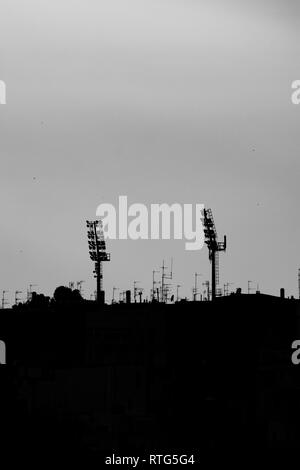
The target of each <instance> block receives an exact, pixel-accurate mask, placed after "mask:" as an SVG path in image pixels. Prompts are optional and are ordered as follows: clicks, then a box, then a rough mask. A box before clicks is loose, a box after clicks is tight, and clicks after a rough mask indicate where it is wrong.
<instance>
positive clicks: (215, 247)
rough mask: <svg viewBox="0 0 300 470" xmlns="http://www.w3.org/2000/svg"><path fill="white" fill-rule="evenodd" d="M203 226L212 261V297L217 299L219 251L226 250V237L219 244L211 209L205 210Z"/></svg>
mask: <svg viewBox="0 0 300 470" xmlns="http://www.w3.org/2000/svg"><path fill="white" fill-rule="evenodd" d="M202 221H203V226H204V236H205V243H206V245H207V247H208V253H209V259H210V261H211V296H212V300H214V299H215V298H216V289H217V285H218V284H219V251H225V250H226V235H224V241H223V242H218V235H217V230H216V227H215V223H214V218H213V215H212V210H211V209H203V219H202Z"/></svg>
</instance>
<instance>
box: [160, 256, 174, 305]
mask: <svg viewBox="0 0 300 470" xmlns="http://www.w3.org/2000/svg"><path fill="white" fill-rule="evenodd" d="M166 269H167V266H165V260H163V265H162V267H161V270H162V271H161V301H162V302H167V301H168V293H169V287H170V284H166V283H165V280H166V279H172V278H173V258H171V271H170V272H169V274H167V273H166V272H165V271H166Z"/></svg>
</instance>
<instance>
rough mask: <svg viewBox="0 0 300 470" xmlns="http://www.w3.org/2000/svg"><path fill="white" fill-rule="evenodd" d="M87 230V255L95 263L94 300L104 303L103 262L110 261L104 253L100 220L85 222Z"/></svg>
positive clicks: (108, 255) (104, 245)
mask: <svg viewBox="0 0 300 470" xmlns="http://www.w3.org/2000/svg"><path fill="white" fill-rule="evenodd" d="M86 225H87V229H88V232H87V234H88V244H89V253H90V258H91V260H92V261H94V262H95V270H94V271H93V272H94V277H95V278H96V280H97V295H96V300H97V302H98V303H100V302H104V292H103V268H102V262H103V261H110V253H107V252H106V243H105V240H104V234H103V225H102V221H101V220H95V221H89V220H87V221H86Z"/></svg>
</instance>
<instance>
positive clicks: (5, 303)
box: [2, 290, 8, 309]
mask: <svg viewBox="0 0 300 470" xmlns="http://www.w3.org/2000/svg"><path fill="white" fill-rule="evenodd" d="M7 292H8V290H3V291H2V309H4V308H5V305H7V304H8V301H7V300H6V298H5V294H6V293H7Z"/></svg>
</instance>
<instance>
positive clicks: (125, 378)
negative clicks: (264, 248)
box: [0, 295, 300, 468]
mask: <svg viewBox="0 0 300 470" xmlns="http://www.w3.org/2000/svg"><path fill="white" fill-rule="evenodd" d="M299 307H300V303H299V301H296V300H287V299H279V298H275V297H269V296H264V295H251V296H246V295H234V296H230V297H225V298H219V299H217V300H216V301H215V303H208V302H196V303H192V302H190V303H178V304H175V305H161V304H159V305H158V304H131V305H125V304H124V305H110V306H102V307H101V308H100V310H96V309H95V308H93V307H92V305H91V306H90V307H87V304H85V306H80V307H79V306H76V307H75V306H72V305H61V306H60V307H59V308H58V307H57V308H56V309H53V308H50V309H49V308H48V309H45V310H41V309H39V308H35V309H34V308H31V309H28V308H27V309H16V310H5V311H2V313H1V320H0V339H2V340H5V342H6V346H7V365H5V366H0V390H1V403H0V412H1V423H2V427H1V432H2V436H1V443H2V449H9V448H11V446H12V444H13V449H14V451H13V452H15V453H18V454H19V455H24V456H25V455H26V456H30V455H35V454H36V452H37V450H38V451H39V452H42V453H43V454H44V455H52V456H53V455H65V456H67V455H72V456H73V457H74V456H77V455H78V456H79V455H88V456H94V457H96V458H98V459H99V462H103V458H104V456H112V455H113V454H114V455H115V456H130V455H140V456H147V454H149V453H152V454H164V453H168V454H170V453H173V454H174V453H175V454H188V455H191V454H194V456H196V458H198V459H199V456H201V458H203V459H204V457H205V458H207V456H210V458H214V457H216V455H218V456H224V459H225V456H227V457H228V456H231V458H232V457H233V456H237V453H238V452H239V454H241V455H244V458H245V459H246V460H247V459H248V458H250V457H253V456H254V455H259V453H260V451H262V450H263V451H268V450H269V451H272V450H277V451H278V449H282V450H285V452H289V451H292V450H296V449H298V447H300V444H299V443H300V364H299V366H296V365H293V364H292V362H291V355H292V352H293V351H292V349H291V344H292V342H293V341H294V340H295V339H300V328H299V327H300V308H299ZM145 458H146V457H145ZM224 462H225V460H224ZM121 468H125V467H124V466H123V467H121ZM126 468H129V467H126ZM138 468H142V466H141V465H140V466H139V467H138ZM192 468H193V467H192ZM241 468H244V466H243V465H242V467H241Z"/></svg>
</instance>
